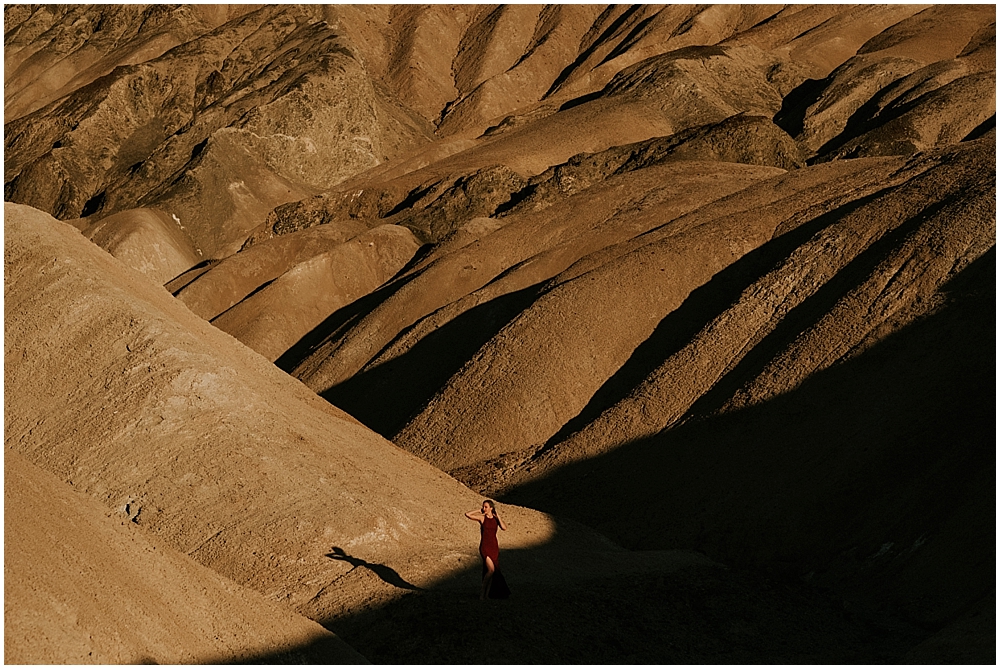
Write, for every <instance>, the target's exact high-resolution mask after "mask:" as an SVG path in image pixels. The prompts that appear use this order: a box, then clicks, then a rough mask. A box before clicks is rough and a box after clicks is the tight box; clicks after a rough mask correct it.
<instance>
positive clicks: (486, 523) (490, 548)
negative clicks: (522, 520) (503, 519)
mask: <svg viewBox="0 0 1000 669" xmlns="http://www.w3.org/2000/svg"><path fill="white" fill-rule="evenodd" d="M499 526H500V523H499V522H498V521H497V517H496V516H493V517H492V518H483V522H482V523H480V524H479V554H480V555H481V556H482V558H483V573H484V574H485V573H486V558H489V559H490V560H492V561H493V568H494V569H496V568H498V567H499V562H500V545H499V544H498V543H497V528H498V527H499Z"/></svg>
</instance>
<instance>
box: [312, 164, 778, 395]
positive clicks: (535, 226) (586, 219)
mask: <svg viewBox="0 0 1000 669" xmlns="http://www.w3.org/2000/svg"><path fill="white" fill-rule="evenodd" d="M775 171H776V170H774V168H761V167H750V166H741V165H716V164H711V163H707V164H697V165H685V166H684V167H678V166H674V165H669V164H668V165H662V166H660V167H659V169H655V168H654V169H651V170H649V171H648V172H647V173H646V174H644V175H643V177H644V178H636V179H631V180H630V179H619V180H618V181H617V182H615V183H609V184H606V185H604V187H603V188H598V189H595V190H594V192H591V193H588V195H589V197H586V198H585V200H586V203H585V204H583V205H582V206H579V207H573V206H567V207H553V208H551V209H550V210H542V211H540V212H538V213H527V214H525V215H522V216H511V217H509V220H506V219H505V220H504V223H503V225H501V226H489V225H488V226H481V227H479V228H478V235H477V234H475V233H474V234H473V235H472V236H466V237H465V239H464V240H463V242H462V243H458V244H445V245H443V246H442V247H440V249H439V250H438V252H437V253H434V254H430V255H427V256H425V257H424V258H422V259H421V262H420V263H419V264H418V265H416V266H414V267H413V268H411V269H410V270H409V272H408V273H407V274H405V275H403V276H401V277H400V278H399V279H398V280H397V282H396V285H395V286H394V288H395V290H393V291H392V293H391V294H390V295H389V296H387V297H386V298H385V299H384V300H383V301H381V303H380V304H378V305H377V306H375V308H373V309H371V310H370V311H369V312H368V313H366V314H364V315H363V316H362V317H361V318H360V319H358V321H357V322H356V323H351V324H350V329H349V330H347V331H346V332H344V333H338V332H334V333H332V334H331V336H329V337H327V338H326V340H324V341H323V342H321V343H320V344H319V345H318V346H316V348H315V350H314V351H313V352H312V353H310V354H309V356H308V358H306V359H305V360H303V361H302V362H301V364H299V365H298V366H297V367H296V371H295V374H296V376H298V377H299V378H301V379H302V380H303V381H304V382H306V383H307V384H308V385H309V386H310V387H311V388H313V389H314V390H317V391H318V392H322V391H325V390H327V389H329V388H331V387H333V386H335V385H337V384H338V383H341V382H343V381H344V380H346V379H348V378H349V377H350V376H352V375H353V374H355V373H356V372H357V371H358V370H360V369H361V368H362V367H363V366H364V365H365V364H367V363H368V362H369V361H370V360H372V359H373V358H374V357H375V356H376V355H377V354H378V353H379V352H380V351H381V350H382V349H383V347H385V346H386V345H387V344H388V343H389V342H391V341H392V339H393V338H395V337H396V336H397V335H398V334H399V333H400V332H401V331H403V329H405V328H407V327H409V326H410V325H412V324H413V323H415V322H416V321H417V320H419V319H420V318H423V317H424V316H427V315H428V314H430V313H432V312H433V311H435V310H437V309H439V308H441V307H444V306H446V305H447V304H449V303H451V302H453V301H455V300H457V299H459V298H462V297H463V296H465V295H468V294H470V293H472V292H473V291H476V290H478V289H480V288H482V287H483V286H485V285H487V284H488V283H489V282H491V281H493V280H495V279H497V278H498V277H499V276H501V274H503V273H504V272H506V271H507V270H510V269H511V268H514V267H525V268H528V267H530V269H528V270H527V271H525V272H522V273H521V277H519V281H518V284H517V287H518V288H524V287H527V286H530V285H532V284H533V283H536V282H537V281H540V280H542V279H544V278H548V277H549V276H552V275H553V274H555V273H558V272H559V271H561V270H562V269H564V268H565V267H567V266H568V265H569V264H570V263H572V262H573V261H575V260H576V259H577V258H579V257H580V256H581V255H583V254H585V253H587V252H589V251H590V250H592V249H593V248H595V247H596V248H600V247H602V246H604V245H607V244H612V243H615V242H617V241H619V240H621V239H623V238H625V239H627V238H629V237H633V236H635V235H640V234H641V233H643V232H645V231H646V230H648V229H649V228H650V227H651V226H653V225H655V224H656V223H657V222H658V221H659V220H662V219H659V218H658V217H659V216H676V215H678V214H681V213H685V212H686V211H689V210H690V209H692V208H695V207H697V206H698V205H700V204H702V203H704V202H705V201H711V200H712V199H716V198H719V197H721V196H724V195H727V194H728V193H731V192H732V191H734V190H739V189H740V188H741V187H745V186H748V185H750V184H751V183H753V182H755V181H757V180H759V179H762V178H766V177H767V176H770V175H772V174H774V173H775ZM620 211H629V212H631V214H632V216H631V218H632V219H633V220H632V221H631V222H630V224H626V225H619V224H617V222H616V223H615V224H614V225H609V224H608V223H609V222H610V221H611V220H612V219H614V218H615V216H616V214H617V213H618V212H620ZM467 232H471V230H470V231H467ZM477 237H479V238H477ZM550 250H551V251H553V253H552V254H550V256H551V257H549V258H545V260H544V261H542V262H536V263H532V259H533V258H535V257H540V256H543V254H544V253H545V252H546V251H550ZM546 266H547V267H546ZM535 269H537V270H538V271H537V273H536V272H535V271H534V270H535ZM525 279H527V281H525Z"/></svg>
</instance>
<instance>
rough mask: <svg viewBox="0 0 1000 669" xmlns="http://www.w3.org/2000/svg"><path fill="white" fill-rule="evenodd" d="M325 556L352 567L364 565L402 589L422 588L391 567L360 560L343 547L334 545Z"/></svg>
mask: <svg viewBox="0 0 1000 669" xmlns="http://www.w3.org/2000/svg"><path fill="white" fill-rule="evenodd" d="M326 557H328V558H330V559H331V560H340V561H341V562H347V563H348V564H350V565H351V566H352V567H364V568H365V569H368V570H369V571H371V572H372V573H373V574H375V575H376V576H378V577H379V578H380V579H382V580H383V581H385V582H386V583H388V584H389V585H391V586H394V587H397V588H402V589H403V590H414V591H419V590H423V588H418V587H417V586H415V585H413V584H412V583H408V582H407V581H406V580H405V579H404V578H403V577H402V576H400V575H399V574H398V573H397V572H396V570H395V569H393V568H392V567H387V566H386V565H384V564H376V563H373V562H368V561H367V560H362V559H361V558H357V557H354V556H352V555H348V554H347V553H346V552H345V551H344V549H343V548H338V547H337V546H334V547H333V548H332V549H331V552H329V553H327V554H326Z"/></svg>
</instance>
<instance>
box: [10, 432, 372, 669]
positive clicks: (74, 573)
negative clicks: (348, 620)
mask: <svg viewBox="0 0 1000 669" xmlns="http://www.w3.org/2000/svg"><path fill="white" fill-rule="evenodd" d="M4 572H5V576H6V578H5V579H4V659H5V660H6V661H7V662H9V663H11V664H21V663H25V664H34V663H43V664H122V663H124V664H148V663H150V662H154V663H156V664H187V663H205V662H212V661H219V660H228V661H231V660H237V661H239V660H241V659H242V660H250V659H253V658H254V657H267V656H274V657H281V655H282V654H283V653H285V654H290V657H289V658H288V659H303V660H306V661H312V662H333V663H338V664H339V663H343V664H357V663H363V662H364V661H365V660H364V658H363V657H361V656H360V655H359V654H358V653H357V652H355V651H354V650H352V649H351V648H350V647H349V646H348V645H347V644H345V643H344V642H343V641H341V640H340V639H338V638H337V637H336V636H334V635H333V634H331V633H330V632H328V631H327V630H325V629H323V628H322V627H320V626H319V625H318V624H316V623H314V622H312V621H310V620H307V619H305V618H303V617H301V616H298V615H295V614H293V613H292V612H290V611H289V610H288V609H286V608H284V607H282V606H280V605H278V604H275V603H274V602H271V601H268V600H266V599H265V598H264V597H262V596H260V595H259V594H257V593H255V592H252V591H250V590H247V589H245V588H241V587H239V586H238V585H236V584H235V583H233V582H232V581H229V580H228V579H225V578H223V577H221V576H220V575H219V574H218V573H216V572H214V571H212V570H210V569H207V568H205V567H203V566H201V565H200V564H198V563H196V562H195V561H194V560H192V559H191V558H190V557H188V556H186V555H182V554H181V553H180V552H179V551H177V550H176V549H175V548H172V547H171V546H169V544H167V543H166V542H164V541H162V540H158V539H155V538H153V537H150V536H149V535H147V534H146V533H145V532H143V531H142V530H141V529H139V528H138V527H136V526H135V525H134V524H133V523H132V522H130V521H129V516H128V515H127V514H126V513H121V514H115V513H110V512H109V510H108V509H107V507H105V506H104V505H103V504H101V503H100V502H98V501H97V500H94V499H92V498H90V497H88V496H86V495H84V494H83V493H81V492H78V491H74V490H73V489H72V488H71V487H69V486H67V485H66V484H65V483H63V482H62V481H60V480H59V479H57V478H56V477H55V476H53V475H52V474H49V473H48V472H46V471H44V470H42V469H40V468H38V467H36V466H35V465H32V464H30V463H29V462H28V461H27V460H26V459H25V458H24V457H23V456H21V455H20V454H18V453H17V452H15V451H10V450H8V451H7V452H6V453H5V454H4ZM311 644H315V645H316V646H320V647H322V651H317V652H314V653H313V654H312V656H305V657H301V658H296V657H295V655H294V654H293V653H294V652H295V651H296V650H298V648H299V647H301V646H308V645H311Z"/></svg>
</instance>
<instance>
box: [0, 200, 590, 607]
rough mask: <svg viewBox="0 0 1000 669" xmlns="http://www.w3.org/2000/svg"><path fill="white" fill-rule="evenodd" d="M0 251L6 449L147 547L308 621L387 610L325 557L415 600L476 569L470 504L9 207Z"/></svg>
mask: <svg viewBox="0 0 1000 669" xmlns="http://www.w3.org/2000/svg"><path fill="white" fill-rule="evenodd" d="M5 244H6V248H5V278H6V282H5V285H4V291H5V310H6V315H7V317H6V332H5V338H4V346H5V348H4V350H5V360H6V365H5V389H6V395H5V412H4V420H5V432H4V436H5V445H6V448H8V449H10V450H12V451H14V452H16V453H20V454H21V455H23V456H24V457H25V458H26V459H28V460H29V461H31V462H32V463H34V464H35V465H38V466H40V467H42V468H44V469H45V470H46V471H49V472H51V473H53V474H55V475H56V476H57V477H58V478H60V479H61V480H63V481H66V482H68V483H71V484H72V485H73V486H74V489H75V490H79V491H81V492H83V493H85V494H87V495H89V496H91V497H93V498H95V499H98V500H100V501H101V502H102V503H104V504H105V505H107V506H108V507H112V508H121V507H123V506H124V505H125V504H128V505H129V508H131V509H134V511H133V515H134V516H135V517H134V520H135V522H137V523H138V524H139V525H140V526H141V527H143V528H145V529H147V530H148V531H149V532H151V533H152V534H153V535H155V536H156V537H159V538H161V539H162V540H164V541H165V542H166V543H168V544H170V545H172V546H173V547H175V548H176V549H178V550H180V551H181V552H184V553H187V554H188V555H190V556H191V557H193V558H194V559H195V560H197V561H198V562H200V563H202V564H203V565H206V566H208V567H210V568H212V569H214V570H215V571H217V572H219V573H221V574H223V575H225V576H227V577H229V578H231V579H233V580H234V581H236V582H237V583H239V584H242V585H245V586H248V587H250V588H252V589H254V590H257V591H258V592H260V593H262V594H264V595H265V596H267V597H268V598H269V599H272V600H275V601H280V602H283V603H284V604H286V605H287V606H290V607H292V608H295V609H297V610H298V611H300V612H301V613H304V614H306V615H309V616H313V617H315V616H318V615H320V613H322V614H323V615H327V614H329V615H334V614H336V613H337V612H342V611H343V610H345V609H346V608H348V607H352V606H357V605H358V604H359V603H361V602H364V601H368V600H371V599H372V598H375V600H378V599H379V598H381V597H385V596H391V595H392V594H393V593H394V592H400V590H399V589H398V588H397V587H396V586H394V585H392V584H390V583H387V582H384V581H382V580H380V579H378V578H372V574H371V573H369V572H367V571H366V570H357V569H353V567H352V565H351V564H350V562H349V561H345V560H346V558H345V560H340V559H331V558H330V557H328V556H327V555H328V554H329V553H330V551H331V547H338V548H340V549H341V550H342V551H344V552H345V555H346V556H347V558H350V559H356V560H361V561H367V562H368V563H371V564H375V565H382V566H384V567H385V568H386V569H392V570H395V573H397V574H398V575H399V576H398V577H399V578H402V579H405V582H409V583H415V584H417V585H423V584H428V583H431V582H434V581H435V580H438V579H440V578H443V577H445V576H447V575H449V574H451V573H452V572H454V571H455V570H459V569H462V568H463V566H464V561H466V560H470V559H474V558H473V557H472V555H471V554H472V553H473V551H474V544H471V541H470V540H469V538H468V535H467V533H466V532H464V531H463V530H464V529H466V528H465V525H464V524H465V523H467V522H468V521H466V520H465V519H464V518H462V517H461V513H462V512H463V511H464V510H468V509H469V508H474V507H475V506H476V505H477V504H478V503H479V498H478V495H477V494H476V493H474V492H472V491H470V490H468V489H466V488H464V487H463V486H462V485H460V484H459V483H457V482H456V481H454V480H452V479H450V478H448V477H447V476H445V475H444V474H442V473H441V472H440V471H439V470H437V469H435V468H434V467H432V466H430V465H428V464H426V463H424V462H422V461H421V460H419V459H417V458H415V457H414V456H412V455H410V454H408V453H405V452H404V451H401V450H400V449H398V448H396V447H395V446H393V445H392V444H390V443H389V442H386V441H385V440H383V439H381V438H380V437H378V436H377V435H375V434H374V433H372V432H370V431H369V430H368V429H366V428H364V427H363V426H361V425H359V424H358V423H357V422H355V421H354V420H353V419H351V418H350V417H348V416H347V415H346V414H343V413H342V412H340V411H339V410H337V409H334V408H333V407H331V406H330V405H329V404H327V403H326V402H325V401H323V400H321V399H319V398H318V397H316V396H315V395H314V394H313V393H312V392H310V391H309V390H308V389H306V388H305V387H304V386H302V385H301V384H300V383H299V382H297V381H295V380H293V379H290V378H288V377H287V376H286V375H285V374H283V373H282V372H280V371H279V370H277V369H276V368H274V367H273V366H272V365H270V364H269V363H268V362H267V361H266V360H265V359H264V358H262V357H260V356H259V355H257V354H256V353H254V352H252V351H250V350H249V349H247V348H245V347H243V346H242V345H240V344H238V343H236V342H235V341H234V340H233V339H232V338H231V337H229V336H228V335H226V334H224V333H222V332H220V331H219V330H217V329H216V328H214V327H212V326H211V325H209V324H208V323H207V322H205V321H203V320H202V319H200V318H198V317H196V316H194V315H193V314H191V313H190V312H189V311H188V310H187V309H186V308H184V307H183V305H181V304H180V303H178V302H177V301H176V300H174V299H173V298H172V297H171V296H170V295H169V293H167V292H166V291H165V290H163V289H162V288H160V287H158V286H155V285H153V284H151V283H149V282H148V280H147V279H146V278H145V277H143V276H142V275H140V274H138V273H135V272H133V271H131V270H129V269H127V268H125V267H123V266H122V265H120V264H119V263H118V262H117V261H116V260H114V259H113V258H111V257H110V256H108V255H107V254H105V253H104V252H103V251H101V250H100V249H98V248H97V247H95V246H93V245H92V244H90V243H89V242H88V241H87V240H86V239H84V238H83V237H82V236H81V235H80V234H79V233H78V232H77V231H75V230H74V229H73V228H71V227H69V226H67V225H65V224H62V223H59V222H57V221H55V220H53V219H52V218H51V217H49V216H47V215H46V214H44V213H42V212H38V211H36V210H33V209H31V208H28V207H24V206H22V205H13V204H7V205H6V209H5ZM508 517H509V518H510V521H511V526H512V528H516V529H512V530H511V532H510V533H509V535H508V536H506V537H505V539H506V543H507V545H509V546H510V547H511V548H516V547H518V546H522V547H523V546H530V545H536V544H539V543H542V542H544V541H545V540H546V539H548V538H549V537H551V534H552V531H553V529H554V525H553V523H552V521H551V520H550V519H548V518H546V517H544V516H543V515H542V514H539V513H537V512H532V511H528V510H521V509H516V508H513V507H511V508H510V509H509V511H508ZM571 535H572V532H570V534H569V535H567V537H566V539H567V541H568V542H569V544H570V545H572V544H573V542H574V540H573V539H571V538H570V536H571ZM576 536H577V540H578V541H579V542H582V544H581V545H596V546H606V545H607V544H606V543H602V542H601V541H598V540H597V539H595V538H591V537H589V536H588V535H587V534H586V533H583V534H577V535H576ZM595 541H596V544H595V543H594V542H595ZM588 542H590V543H589V544H588ZM470 544H471V545H470Z"/></svg>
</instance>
